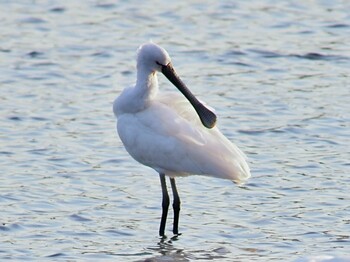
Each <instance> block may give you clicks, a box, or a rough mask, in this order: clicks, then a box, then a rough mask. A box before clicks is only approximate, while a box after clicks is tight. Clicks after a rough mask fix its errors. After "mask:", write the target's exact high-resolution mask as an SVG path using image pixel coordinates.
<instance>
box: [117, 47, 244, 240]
mask: <svg viewBox="0 0 350 262" xmlns="http://www.w3.org/2000/svg"><path fill="white" fill-rule="evenodd" d="M157 72H162V73H163V74H164V75H165V76H166V77H167V78H168V79H169V80H170V81H171V82H172V83H173V84H174V85H176V86H177V87H178V89H179V90H180V91H181V92H182V93H183V94H184V95H185V96H186V98H187V99H186V98H185V97H184V96H182V95H180V93H162V92H160V93H159V94H158V80H157ZM113 111H114V114H115V116H116V117H117V130H118V134H119V137H120V139H121V141H122V142H123V144H124V147H125V149H126V150H127V151H128V153H129V154H130V155H131V156H132V157H133V158H134V159H135V160H137V161H138V162H140V163H141V164H143V165H146V166H149V167H151V168H153V169H154V170H156V171H157V172H158V173H159V174H160V175H161V181H162V179H164V178H162V176H163V177H164V175H166V176H170V177H171V179H172V183H174V186H175V181H174V179H173V178H174V177H176V176H184V175H192V174H195V175H206V176H212V177H217V178H223V179H229V180H232V181H234V182H236V183H242V182H244V181H245V180H247V179H248V178H249V177H250V171H249V167H248V164H247V162H246V160H245V155H244V154H243V153H242V151H241V150H240V149H239V148H238V147H237V146H235V145H234V144H232V143H231V142H230V141H229V140H228V139H227V138H226V137H225V136H224V135H223V134H222V133H221V132H220V131H219V129H218V128H217V127H216V126H215V121H216V116H215V114H214V113H213V112H212V111H211V110H209V108H207V107H206V106H204V105H203V104H202V103H201V102H199V101H198V100H197V99H196V98H195V97H194V96H193V95H192V93H191V92H190V91H189V90H188V89H187V87H186V86H185V85H184V83H183V82H182V81H181V80H180V78H179V77H178V76H177V74H176V73H175V70H174V69H173V67H172V64H171V60H170V57H169V55H168V53H167V52H166V51H165V50H164V49H163V48H161V47H160V46H158V45H156V44H153V43H147V44H144V45H142V46H141V47H140V48H139V50H138V55H137V81H136V84H135V86H134V87H130V88H126V89H125V90H124V91H123V92H122V93H121V94H120V96H119V97H118V98H117V99H116V100H115V101H114V104H113ZM164 181H165V180H164ZM164 185H165V182H164ZM172 186H173V185H172ZM162 189H163V201H164V190H165V191H166V186H165V188H164V186H163V184H162ZM173 190H174V189H173ZM175 191H176V188H175ZM166 194H167V192H166ZM174 194H175V193H174ZM176 194H177V192H176ZM168 201H169V200H168ZM163 204H164V203H163ZM178 204H180V202H179V203H178ZM178 211H179V210H178ZM164 212H165V211H164V206H163V214H164ZM166 213H167V209H166ZM164 219H165V220H166V215H165V218H164ZM162 221H163V217H162ZM163 222H164V225H163V229H162V225H161V229H160V235H164V226H165V221H163ZM175 227H177V225H176V226H175V222H174V233H176V234H177V228H176V229H175Z"/></svg>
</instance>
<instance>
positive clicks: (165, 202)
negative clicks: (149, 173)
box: [159, 174, 169, 237]
mask: <svg viewBox="0 0 350 262" xmlns="http://www.w3.org/2000/svg"><path fill="white" fill-rule="evenodd" d="M159 178H160V184H161V186H162V194H163V201H162V208H163V211H162V219H161V220H160V227H159V236H161V237H163V236H164V230H165V224H166V218H167V216H168V209H169V195H168V190H167V188H166V182H165V175H164V174H159Z"/></svg>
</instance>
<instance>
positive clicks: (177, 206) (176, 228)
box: [170, 178, 181, 235]
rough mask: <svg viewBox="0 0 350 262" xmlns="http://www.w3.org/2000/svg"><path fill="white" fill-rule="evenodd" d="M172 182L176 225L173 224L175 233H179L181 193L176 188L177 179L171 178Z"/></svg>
mask: <svg viewBox="0 0 350 262" xmlns="http://www.w3.org/2000/svg"><path fill="white" fill-rule="evenodd" d="M170 183H171V189H172V190H173V195H174V202H173V209H174V225H173V233H174V235H178V234H179V216H180V204H181V202H180V197H179V193H178V192H177V189H176V184H175V179H174V178H170Z"/></svg>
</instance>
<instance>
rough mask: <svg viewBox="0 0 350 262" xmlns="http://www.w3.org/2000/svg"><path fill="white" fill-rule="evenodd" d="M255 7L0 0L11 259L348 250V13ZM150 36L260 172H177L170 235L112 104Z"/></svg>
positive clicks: (336, 7) (267, 255) (155, 186)
mask: <svg viewBox="0 0 350 262" xmlns="http://www.w3.org/2000/svg"><path fill="white" fill-rule="evenodd" d="M246 2H247V3H245V2H244V3H243V2H242V1H241V2H238V1H237V2H234V3H231V2H229V1H227V2H220V3H214V2H213V3H206V4H204V3H202V1H191V3H188V1H187V2H182V3H172V4H169V3H165V2H164V1H151V3H149V2H142V1H134V2H131V1H129V2H122V3H113V2H103V1H83V2H82V1H47V2H45V1H18V2H17V3H13V2H11V3H8V2H6V3H5V2H4V1H2V2H0V8H1V10H3V12H0V21H1V25H2V26H1V27H2V29H1V30H0V37H1V39H2V41H1V42H2V44H1V46H0V69H1V72H2V73H1V75H0V86H1V93H0V101H1V103H0V109H1V110H0V115H1V126H0V143H1V148H0V163H1V170H2V172H1V173H2V175H1V176H0V207H1V215H0V218H1V224H0V236H1V242H0V258H1V259H2V260H4V259H15V260H48V259H56V260H73V261H75V260H99V261H102V260H103V261H107V260H111V261H144V260H146V259H148V260H149V261H193V260H216V261H293V260H295V259H298V258H303V257H307V256H313V255H320V254H324V255H329V254H331V255H335V256H344V255H348V254H349V253H350V239H349V237H350V219H349V212H350V196H349V192H350V186H349V185H350V178H349V171H350V161H349V159H350V150H349V148H350V147H349V146H350V132H349V127H350V124H349V123H350V106H349V97H350V96H349V95H350V92H349V90H350V89H349V86H350V78H349V69H348V68H349V67H350V52H349V51H350V50H349V45H348V44H349V41H350V16H349V12H348V10H350V4H349V3H348V2H346V1H340V0H339V1H321V0H320V1H279V2H276V1H272V0H271V1H263V2H262V1H257V0H254V1H246ZM155 7H156V8H155ZM150 39H152V40H153V41H154V42H157V43H159V44H161V45H162V46H164V47H165V48H166V49H167V50H168V51H169V53H170V55H171V56H172V58H173V64H174V66H175V67H176V68H177V71H178V73H179V74H180V75H181V76H182V78H183V80H184V81H185V82H186V83H187V85H188V86H189V87H191V89H192V91H193V92H194V93H195V94H196V95H198V97H199V98H200V99H201V100H204V101H206V103H208V104H209V105H210V106H212V107H214V108H215V109H216V112H217V114H218V116H219V123H218V124H219V127H220V128H221V130H222V131H223V133H224V134H225V135H227V136H228V137H229V138H230V139H231V140H232V141H234V142H235V143H236V144H237V145H238V146H239V147H240V148H242V150H243V151H245V152H246V154H247V155H248V157H249V161H250V166H251V169H252V178H251V179H250V180H249V181H248V183H247V184H246V185H245V186H243V187H237V186H234V185H233V184H232V183H231V182H229V181H224V180H218V179H214V178H206V177H198V176H193V177H188V178H183V179H178V180H177V183H178V189H179V191H180V195H181V198H182V211H181V218H180V231H181V232H182V235H181V236H180V237H178V238H177V239H171V238H170V237H171V232H170V231H169V230H170V227H171V226H170V223H171V217H170V218H169V220H168V228H167V233H168V236H169V238H168V239H166V240H164V241H161V240H160V239H159V238H158V237H157V231H158V226H159V224H158V223H159V218H160V212H161V208H160V201H161V193H160V186H159V179H158V176H157V174H156V173H155V172H154V171H152V170H151V169H149V168H146V167H143V166H141V165H139V164H137V163H136V162H135V161H133V160H132V159H131V158H130V157H129V156H128V155H127V153H126V152H125V150H124V149H123V147H122V145H121V142H120V141H119V140H118V138H117V135H116V133H115V120H114V116H113V113H112V108H111V107H112V102H113V100H114V98H115V97H116V96H117V95H118V93H119V92H120V91H121V90H122V89H123V88H124V87H125V86H127V85H130V84H132V83H133V82H134V79H135V69H134V68H135V61H134V58H135V50H136V49H137V47H138V46H139V45H140V44H141V43H143V42H146V41H148V40H150ZM159 82H160V85H161V89H162V90H163V91H164V90H174V89H173V87H172V86H171V84H169V83H167V81H166V80H165V79H164V77H162V76H160V79H159ZM171 215H172V214H171V213H170V216H171Z"/></svg>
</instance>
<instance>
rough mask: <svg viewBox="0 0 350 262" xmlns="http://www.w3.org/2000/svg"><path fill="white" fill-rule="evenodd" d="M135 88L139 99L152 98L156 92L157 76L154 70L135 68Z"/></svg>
mask: <svg viewBox="0 0 350 262" xmlns="http://www.w3.org/2000/svg"><path fill="white" fill-rule="evenodd" d="M135 88H136V89H137V92H138V95H139V96H140V98H141V99H144V100H151V99H153V98H154V97H155V96H156V95H157V93H158V78H157V73H156V71H146V70H140V69H139V70H137V81H136V86H135Z"/></svg>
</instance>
